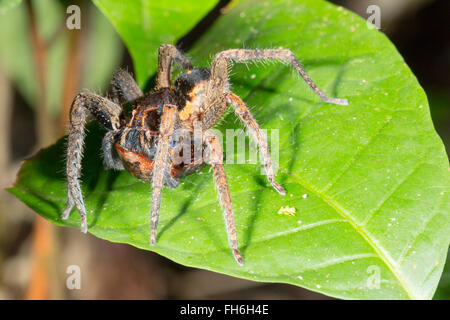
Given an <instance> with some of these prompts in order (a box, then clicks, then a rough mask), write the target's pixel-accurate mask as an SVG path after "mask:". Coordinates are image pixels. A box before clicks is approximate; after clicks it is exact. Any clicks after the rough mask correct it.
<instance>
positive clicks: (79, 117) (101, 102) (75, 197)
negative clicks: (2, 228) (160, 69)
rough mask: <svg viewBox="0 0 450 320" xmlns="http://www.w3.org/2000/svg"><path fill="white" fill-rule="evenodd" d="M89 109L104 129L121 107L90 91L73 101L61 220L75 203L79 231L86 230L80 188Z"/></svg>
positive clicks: (114, 121)
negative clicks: (65, 194)
mask: <svg viewBox="0 0 450 320" xmlns="http://www.w3.org/2000/svg"><path fill="white" fill-rule="evenodd" d="M87 111H88V112H90V113H91V114H92V115H93V116H94V117H95V118H96V119H97V121H98V122H100V123H101V124H102V125H103V126H105V127H106V128H107V129H108V130H117V129H118V128H119V125H120V120H119V115H120V113H121V111H122V110H121V107H120V106H119V105H117V104H115V103H114V102H112V101H110V100H108V99H106V98H104V97H102V96H99V95H97V94H93V93H87V92H82V93H79V94H78V95H77V96H76V97H75V99H74V100H73V103H72V107H71V111H70V131H69V138H68V141H67V160H66V175H67V189H68V190H67V197H68V199H67V206H66V208H65V209H64V212H63V214H62V219H64V220H65V219H67V218H68V217H69V215H70V211H71V209H72V207H73V206H74V205H75V206H76V208H77V210H78V212H79V214H80V217H81V231H82V232H84V233H86V232H87V222H86V209H85V206H84V200H83V195H82V192H81V187H80V180H79V178H80V171H81V158H82V153H83V143H84V130H85V125H86V114H87Z"/></svg>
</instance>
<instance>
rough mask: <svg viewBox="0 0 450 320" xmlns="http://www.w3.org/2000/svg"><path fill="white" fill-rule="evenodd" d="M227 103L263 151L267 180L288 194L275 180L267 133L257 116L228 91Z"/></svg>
mask: <svg viewBox="0 0 450 320" xmlns="http://www.w3.org/2000/svg"><path fill="white" fill-rule="evenodd" d="M226 103H227V104H231V105H232V106H233V108H234V112H235V113H236V114H237V115H238V116H239V118H240V119H241V120H242V122H243V123H244V125H245V127H246V128H247V130H248V132H249V133H250V136H251V137H252V139H253V141H255V142H256V144H257V145H258V147H259V150H260V151H261V158H262V163H263V165H264V169H265V170H266V175H267V180H268V181H269V182H270V184H271V185H272V186H273V187H274V188H275V190H277V191H278V193H279V194H281V195H283V196H284V195H285V194H286V191H285V190H284V189H283V187H282V186H281V185H280V184H278V183H277V182H276V181H275V175H274V173H273V166H272V160H271V159H270V151H269V145H268V143H267V136H266V134H265V133H264V131H262V130H261V129H260V128H259V126H258V123H257V122H256V120H255V118H253V116H252V114H251V112H250V110H249V109H248V108H247V106H246V105H245V103H244V101H242V99H241V98H239V97H238V96H237V95H235V94H234V93H228V94H227V95H226Z"/></svg>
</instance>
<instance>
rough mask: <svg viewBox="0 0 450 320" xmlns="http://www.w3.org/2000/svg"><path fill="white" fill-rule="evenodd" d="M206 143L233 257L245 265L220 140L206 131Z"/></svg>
mask: <svg viewBox="0 0 450 320" xmlns="http://www.w3.org/2000/svg"><path fill="white" fill-rule="evenodd" d="M204 141H205V144H206V146H207V149H208V159H207V163H209V164H210V165H211V167H212V169H213V175H214V180H215V182H216V186H217V191H218V193H219V197H220V203H221V205H222V206H223V207H224V214H223V215H224V219H225V225H226V227H227V235H228V242H229V243H230V246H231V249H232V251H233V256H234V258H235V260H236V262H237V263H238V264H239V265H241V266H242V265H243V261H242V256H241V253H240V252H239V250H238V242H237V236H236V226H235V224H234V217H233V205H232V202H231V196H230V190H229V188H228V182H227V177H226V175H225V169H224V167H223V153H222V146H221V145H220V141H219V139H217V137H216V136H215V135H214V134H213V133H212V132H211V131H209V130H208V131H206V132H205V136H204Z"/></svg>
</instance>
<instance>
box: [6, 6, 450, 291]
mask: <svg viewBox="0 0 450 320" xmlns="http://www.w3.org/2000/svg"><path fill="white" fill-rule="evenodd" d="M136 10H137V9H136ZM117 16H118V17H122V16H123V15H117ZM140 22H141V21H140V20H136V24H139V23H140ZM140 28H141V27H139V26H138V25H136V26H135V27H134V29H133V30H134V33H136V32H138V31H137V30H139V29H140ZM155 32H156V30H155ZM122 36H124V37H125V36H127V34H125V33H122ZM138 40H139V39H136V38H134V41H130V40H129V39H126V38H125V41H126V42H127V44H128V45H129V46H131V47H130V50H131V51H133V52H134V54H133V55H134V58H135V59H137V62H138V63H137V71H138V74H140V75H141V80H144V78H143V77H144V75H145V74H146V70H145V68H146V67H144V66H143V64H142V63H139V61H142V59H143V58H142V57H144V56H145V57H148V55H149V54H150V53H149V51H147V49H148V46H147V44H146V42H147V41H146V40H145V41H143V43H144V44H145V45H146V47H145V50H146V51H143V52H141V51H140V49H139V45H136V43H135V42H137V41H138ZM133 45H134V46H133ZM141 45H143V44H141ZM242 46H245V47H246V48H277V47H280V46H282V47H285V48H290V49H291V50H293V52H294V53H295V54H296V56H297V57H298V58H299V59H300V60H301V61H302V63H303V64H304V66H305V68H306V70H307V72H308V73H309V74H310V75H311V77H312V78H313V79H314V80H315V81H316V82H317V84H318V85H319V86H320V87H321V88H323V89H324V90H325V91H326V92H327V93H329V95H331V96H336V97H339V98H347V99H349V102H350V104H349V106H336V105H330V104H324V103H322V102H321V101H320V99H319V98H318V97H317V96H315V95H314V93H313V92H312V91H311V90H310V89H309V88H308V87H307V86H306V84H305V83H304V82H303V81H302V80H301V79H300V78H299V77H298V76H297V75H295V74H294V73H293V72H292V70H290V69H289V68H288V67H284V66H282V65H279V64H274V65H270V66H267V65H265V64H256V65H247V66H239V65H236V66H235V67H234V68H233V76H232V77H231V81H232V83H233V87H232V89H233V90H234V91H235V92H236V93H237V94H239V95H240V96H241V97H242V98H243V99H244V100H245V101H246V102H247V103H248V105H249V106H252V107H253V108H252V110H253V113H254V115H255V117H256V119H257V121H258V122H259V123H260V124H261V125H262V127H263V128H265V129H269V130H272V131H273V132H275V130H279V165H280V170H279V171H278V175H277V180H278V181H279V182H280V183H281V184H282V185H283V186H284V187H285V188H286V190H287V195H286V196H284V197H283V196H280V195H278V194H277V193H276V192H275V191H274V190H273V188H271V186H270V185H269V184H268V183H267V182H266V180H265V176H263V175H261V167H260V166H259V165H252V164H246V165H236V164H235V165H227V166H226V168H225V169H226V172H227V176H228V182H229V185H230V190H231V196H232V199H233V203H234V211H235V219H236V224H237V229H238V240H239V243H240V245H241V251H242V253H243V256H244V266H243V267H241V266H239V265H237V264H236V262H235V261H234V259H233V257H232V255H231V252H230V249H229V247H228V242H227V237H226V231H225V225H224V222H223V218H222V209H221V208H220V206H219V203H218V200H217V196H216V191H215V187H214V184H213V179H212V176H211V173H210V172H209V171H208V168H204V169H203V170H202V171H201V172H199V173H198V174H194V175H191V176H189V177H186V178H185V179H183V180H182V183H181V184H180V186H179V187H178V188H177V189H175V190H171V189H165V190H164V192H163V199H162V206H161V216H160V225H159V227H158V239H157V244H156V246H154V247H150V246H149V235H150V225H149V209H150V195H151V188H150V186H149V185H147V184H144V183H142V182H140V181H138V180H136V179H134V178H132V177H131V176H130V175H129V174H128V173H127V172H114V171H104V170H103V169H102V159H101V157H100V155H99V154H100V145H101V135H102V134H103V132H104V131H103V130H102V129H100V128H99V127H98V126H97V125H93V126H90V130H89V133H88V135H87V142H86V152H85V158H84V160H83V177H84V178H83V192H84V195H85V199H86V208H87V210H88V215H89V217H88V223H89V228H90V229H89V232H91V233H92V234H94V235H96V236H98V237H101V238H104V239H108V240H110V241H115V242H122V243H129V244H131V245H134V246H136V247H139V248H143V249H146V250H153V251H156V252H158V253H160V254H162V255H164V256H166V257H168V258H170V259H172V260H174V261H177V262H179V263H181V264H184V265H188V266H194V267H198V268H204V269H208V270H213V271H216V272H221V273H225V274H229V275H233V276H237V277H242V278H247V279H252V280H257V281H267V282H285V283H290V284H294V285H298V286H302V287H305V288H308V289H311V290H314V291H318V292H322V293H324V294H327V295H331V296H334V297H339V298H353V299H369V298H370V299H430V298H431V297H432V296H433V294H434V292H435V290H436V286H437V284H438V282H439V279H440V276H441V273H442V269H443V267H444V263H445V260H446V254H447V248H448V245H449V240H450V239H449V232H448V230H449V213H450V210H449V209H450V201H449V200H450V199H449V181H450V180H449V170H448V169H449V166H448V159H447V156H446V154H445V150H444V147H443V144H442V141H441V140H440V138H439V137H438V135H437V134H436V132H435V130H434V128H433V124H432V121H431V118H430V113H429V107H428V102H427V98H426V96H425V93H424V91H423V90H422V88H421V87H420V85H419V84H418V82H417V80H416V79H415V77H414V75H413V74H412V73H411V71H410V70H409V68H408V67H407V66H406V65H405V63H404V61H403V59H402V57H401V56H400V55H399V54H398V52H397V51H396V49H395V48H394V46H393V45H392V44H391V43H390V41H389V40H388V39H387V38H386V37H385V36H384V35H383V34H381V33H380V32H378V31H376V30H369V29H368V28H367V26H366V22H365V21H364V20H363V19H361V18H359V17H357V16H356V15H355V14H352V13H350V12H348V11H346V10H344V9H342V8H338V7H335V6H333V5H330V4H328V3H326V2H324V1H318V0H303V1H271V2H263V3H261V2H260V1H251V0H248V1H240V2H238V3H237V4H235V5H234V6H233V7H232V8H231V9H230V10H229V11H228V12H227V13H226V14H225V15H224V16H222V17H220V18H219V19H218V21H217V22H216V23H215V24H214V25H213V27H212V28H211V29H210V30H209V31H208V32H207V33H206V34H205V35H204V36H203V37H202V38H201V39H200V40H199V41H198V42H197V43H196V45H195V47H194V48H193V49H192V51H191V52H190V55H191V56H192V57H193V60H194V62H196V63H197V64H198V65H207V64H209V63H210V61H211V57H212V56H213V54H215V53H217V52H219V51H220V50H223V49H227V48H232V47H242ZM151 49H152V50H153V51H152V52H156V49H157V46H156V45H155V46H154V47H152V48H151ZM137 55H140V56H141V57H140V59H139V58H138V57H136V56H137ZM155 65H156V62H155ZM155 65H153V66H152V70H155ZM139 68H144V69H139ZM147 74H148V72H147ZM240 127H241V125H240V124H239V123H237V122H236V117H235V116H234V115H233V114H232V113H228V114H227V115H226V117H225V119H224V121H223V122H222V124H221V125H219V126H218V129H220V130H221V131H222V132H224V130H225V129H229V128H240ZM269 132H270V131H269ZM272 152H274V150H273V149H272ZM63 168H64V143H63V141H59V142H58V143H57V144H56V145H54V146H52V147H50V148H49V149H46V150H43V151H41V152H40V153H39V154H38V155H36V156H35V157H34V158H33V159H31V160H29V161H27V162H26V163H25V164H24V165H23V167H22V169H21V171H20V173H19V177H18V180H17V183H16V185H15V186H14V187H13V188H11V189H10V191H11V192H12V193H14V194H15V195H16V196H17V197H19V198H20V199H22V200H23V201H24V202H25V203H26V204H28V205H29V206H30V207H31V208H33V209H34V210H35V211H36V212H38V213H39V214H41V215H42V216H43V217H45V218H47V219H48V220H50V221H52V222H54V223H56V224H58V225H68V226H73V227H79V217H78V215H77V213H76V212H72V215H71V217H70V219H69V220H68V221H67V222H63V221H62V220H61V218H60V214H61V212H62V210H63V207H64V205H65V200H66V191H65V182H64V174H63ZM285 206H289V207H294V208H295V209H296V215H295V216H286V215H279V214H277V212H278V210H279V209H280V208H281V207H285Z"/></svg>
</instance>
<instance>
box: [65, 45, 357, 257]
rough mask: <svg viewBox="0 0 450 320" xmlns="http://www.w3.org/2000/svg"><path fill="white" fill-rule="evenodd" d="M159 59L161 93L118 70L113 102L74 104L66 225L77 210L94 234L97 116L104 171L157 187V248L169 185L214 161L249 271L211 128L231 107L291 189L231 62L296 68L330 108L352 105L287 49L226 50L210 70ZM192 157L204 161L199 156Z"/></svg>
mask: <svg viewBox="0 0 450 320" xmlns="http://www.w3.org/2000/svg"><path fill="white" fill-rule="evenodd" d="M158 59H159V60H158V75H157V78H156V88H155V89H154V90H152V91H151V92H149V93H147V94H145V95H144V94H143V93H142V91H141V90H140V89H139V87H138V86H137V84H136V82H135V81H134V79H133V78H132V76H131V75H130V74H129V73H127V72H126V71H124V70H118V71H117V72H116V73H115V74H114V77H113V80H112V87H113V94H112V98H111V99H108V98H105V97H102V96H100V95H97V94H93V93H88V92H81V93H79V94H78V95H77V96H76V97H75V99H74V100H73V103H72V108H71V112H70V131H69V138H68V149H67V163H66V173H67V184H68V203H67V207H66V208H65V210H64V212H63V214H62V218H63V219H67V218H68V217H69V214H70V211H71V209H72V207H73V206H74V205H75V206H76V208H77V209H78V212H79V213H80V216H81V231H82V232H84V233H85V232H87V222H86V209H85V206H84V201H83V196H82V192H81V188H80V181H79V177H80V171H81V158H82V152H83V139H84V129H85V123H86V120H87V116H88V115H89V113H90V114H92V115H93V116H94V117H95V118H96V119H97V121H98V122H100V123H101V124H102V125H103V126H104V127H106V129H107V130H108V132H107V133H106V135H105V137H104V138H103V144H102V148H103V154H104V164H105V167H106V168H107V169H109V168H113V169H117V170H123V169H126V170H127V171H128V172H129V173H130V174H131V175H132V176H134V177H136V178H138V179H141V180H143V181H144V182H148V183H151V184H152V187H153V193H152V202H151V237H150V243H151V245H154V244H155V242H156V228H157V225H158V218H159V210H160V204H161V189H162V187H163V185H166V186H167V187H170V188H175V187H177V185H178V183H179V180H180V178H181V177H183V176H186V175H190V174H192V173H194V172H196V171H198V170H199V169H200V168H201V167H202V166H203V165H204V164H205V163H208V164H210V165H211V167H212V170H213V175H214V179H215V183H216V185H217V190H218V193H219V197H220V201H221V204H222V206H223V207H224V218H225V223H226V228H227V234H228V240H229V243H230V246H231V249H232V252H233V256H234V258H235V259H236V261H237V263H238V264H240V265H242V264H243V261H242V257H241V254H240V253H239V251H238V243H237V239H236V228H235V225H234V218H233V209H232V202H231V197H230V191H229V189H228V183H227V179H226V176H225V170H224V166H223V163H222V158H223V153H222V145H221V144H220V142H219V140H218V138H217V137H216V136H215V135H214V134H213V132H212V131H211V130H209V129H210V128H211V127H212V126H214V124H215V123H216V122H217V121H218V120H219V119H220V118H221V117H222V115H223V114H224V112H225V110H226V109H227V108H228V106H230V105H231V106H232V107H233V108H234V112H235V113H236V114H237V115H238V116H239V118H240V119H241V120H242V122H243V123H244V125H245V127H246V128H247V130H248V132H249V134H250V135H251V136H252V138H253V139H254V141H255V142H256V144H257V145H258V147H259V149H260V152H261V155H262V157H261V158H262V162H263V164H264V167H265V171H266V175H267V179H268V181H269V182H270V183H271V184H272V186H273V187H274V188H275V190H276V191H278V193H280V194H281V195H284V194H285V193H286V191H285V190H284V189H283V187H281V185H279V184H278V183H277V182H276V181H275V177H274V172H273V168H272V163H271V160H270V153H269V148H268V144H267V137H266V135H265V134H264V132H263V131H262V130H261V129H260V128H259V126H258V124H257V122H256V121H255V119H254V118H253V116H252V114H251V113H250V111H249V109H248V108H247V106H246V105H245V103H244V102H243V101H242V100H241V99H240V98H239V97H238V96H237V95H236V94H234V93H232V92H231V91H230V85H229V82H228V63H229V62H230V61H234V62H248V61H253V60H267V59H269V60H278V61H282V62H285V63H289V64H291V65H292V66H293V67H294V68H295V70H296V71H297V72H298V73H299V74H300V75H301V76H302V78H303V79H304V80H305V81H306V83H307V84H308V85H309V86H310V87H311V88H312V89H313V90H314V91H315V92H316V94H317V95H318V96H319V97H320V98H321V99H322V100H323V101H324V102H328V103H334V104H339V105H347V104H348V102H347V100H345V99H336V98H328V97H327V95H326V94H325V93H323V92H322V91H321V90H320V89H319V88H318V87H317V86H316V84H315V83H314V82H313V81H312V80H311V78H310V77H309V76H308V75H307V74H306V72H305V71H304V69H303V68H302V66H301V65H300V63H299V62H298V61H297V59H296V58H295V56H294V54H293V53H292V52H291V51H290V50H287V49H264V50H246V49H231V50H226V51H222V52H220V53H218V54H217V55H216V56H215V59H214V61H213V63H212V67H211V68H201V69H197V68H193V67H192V64H191V62H190V60H189V59H188V58H187V57H185V56H184V55H183V54H182V53H180V51H178V50H177V48H176V47H174V46H172V45H168V44H164V45H162V46H161V47H160V48H159V57H158ZM174 61H175V62H177V63H178V64H179V65H180V66H181V67H182V68H183V69H185V70H186V72H185V73H183V74H181V75H180V76H179V77H178V78H177V79H176V80H175V82H174V84H173V85H172V83H171V65H172V62H174ZM125 105H131V106H133V110H132V112H131V114H130V113H129V112H128V113H127V112H126V111H125V109H126V108H124V106H125ZM196 128H197V129H200V132H201V133H200V135H197V134H194V132H195V130H196ZM180 129H182V130H184V132H185V133H186V132H187V138H188V139H186V135H184V136H182V137H184V139H183V138H181V139H180V138H176V137H175V132H176V131H177V130H180ZM187 141H190V142H187ZM186 143H187V144H188V148H187V150H188V151H186V148H185V147H186ZM183 150H184V152H183ZM193 153H194V154H196V155H198V154H199V155H200V156H192V154H193ZM177 156H183V160H181V161H180V160H179V159H178V160H177V159H176V158H177Z"/></svg>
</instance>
